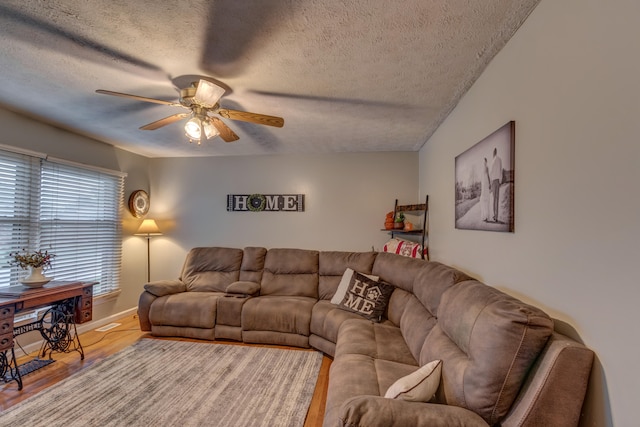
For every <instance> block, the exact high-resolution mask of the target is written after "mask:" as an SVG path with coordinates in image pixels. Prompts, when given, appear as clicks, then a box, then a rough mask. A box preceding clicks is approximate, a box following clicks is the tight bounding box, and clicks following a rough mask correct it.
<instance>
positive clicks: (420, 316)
mask: <svg viewBox="0 0 640 427" xmlns="http://www.w3.org/2000/svg"><path fill="white" fill-rule="evenodd" d="M387 318H388V319H389V320H390V321H391V322H392V323H394V324H395V325H397V326H399V327H400V331H401V332H402V337H403V338H404V340H405V341H406V343H407V347H409V350H410V351H411V354H412V355H413V358H414V359H416V360H420V352H421V351H422V346H423V344H424V340H425V339H426V337H427V334H428V333H429V332H430V331H431V329H432V328H433V327H434V326H435V324H436V318H435V317H434V316H433V315H432V314H431V313H429V311H428V310H427V309H426V308H424V306H423V305H422V303H421V302H420V301H419V300H418V298H416V297H415V295H413V294H412V293H411V292H407V291H405V290H404V289H400V288H396V289H395V290H394V291H393V294H392V295H391V299H390V300H389V306H388V308H387Z"/></svg>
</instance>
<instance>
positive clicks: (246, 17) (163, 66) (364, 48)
mask: <svg viewBox="0 0 640 427" xmlns="http://www.w3.org/2000/svg"><path fill="white" fill-rule="evenodd" d="M538 2H539V0H483V1H477V0H475V1H474V0H467V1H464V0H404V1H402V2H389V1H382V0H349V1H347V0H286V1H285V0H242V1H240V0H209V1H206V0H183V1H173V2H168V1H160V0H155V1H154V0H136V1H131V0H114V1H104V0H102V1H98V0H2V2H1V3H0V40H1V41H0V106H4V107H5V108H8V109H11V110H14V111H18V112H21V113H24V114H27V115H29V116H31V117H35V118H37V119H40V120H42V121H45V122H47V123H51V124H54V125H56V126H59V127H62V128H65V129H69V130H72V131H75V132H77V133H80V134H83V135H87V136H91V137H93V138H95V139H98V140H100V141H104V142H107V143H109V144H112V145H115V146H118V147H121V148H123V149H125V150H128V151H132V152H136V153H139V154H142V155H145V156H149V157H173V156H220V155H249V154H252V155H255V154H271V153H323V152H364V151H416V150H418V149H419V148H420V147H421V146H422V145H423V144H424V143H425V141H426V140H427V139H428V138H429V136H430V135H431V134H432V133H433V132H434V131H435V129H436V128H437V127H438V125H439V124H440V123H441V122H442V120H443V119H444V118H445V117H446V116H447V114H448V113H449V112H450V111H451V110H452V109H453V108H454V107H455V105H456V103H457V102H458V101H459V99H460V97H461V96H462V95H464V93H465V91H466V90H467V89H468V88H469V87H470V86H471V84H472V83H473V82H474V81H475V79H476V78H477V77H478V76H479V75H480V73H481V72H482V71H483V70H484V68H485V67H486V65H487V64H488V63H489V61H490V60H491V59H492V58H493V56H494V55H495V54H496V53H497V52H498V51H499V50H500V49H501V48H502V47H503V46H504V44H505V43H506V42H507V41H508V39H509V38H510V37H511V36H512V35H513V34H514V33H515V31H516V30H517V29H518V28H519V26H520V25H521V24H522V22H523V21H524V20H525V19H526V17H527V16H528V15H529V13H530V12H531V11H532V10H533V8H534V7H535V6H536V5H537V3H538ZM190 76H196V77H195V78H193V77H190ZM200 76H204V77H211V78H214V79H216V80H218V81H220V82H222V83H224V84H225V85H226V86H228V88H229V89H230V90H229V91H228V93H227V95H225V97H223V99H222V101H221V104H222V106H223V107H227V108H233V109H238V110H243V111H251V112H256V113H262V114H268V115H274V116H280V117H283V118H284V119H285V125H284V127H283V128H273V127H268V126H261V125H257V124H251V123H245V122H239V121H232V120H229V119H223V120H224V121H225V123H226V124H227V125H228V126H229V127H231V128H232V129H233V130H234V131H235V132H236V133H237V134H238V135H239V136H240V140H239V141H236V142H233V143H225V142H224V141H222V140H221V139H220V138H215V139H212V140H209V141H207V142H205V143H203V145H201V146H197V145H195V144H189V142H188V140H187V138H186V137H185V136H184V131H183V123H184V122H183V121H181V122H177V123H174V124H171V125H168V126H165V127H163V128H161V129H158V130H155V131H143V130H139V129H138V128H139V127H140V126H142V125H145V124H147V123H149V122H153V121H155V120H158V119H161V118H163V117H166V116H169V115H171V114H174V113H177V112H182V111H184V110H182V109H180V108H177V107H170V106H165V105H157V104H150V103H144V102H139V101H135V100H131V99H125V98H118V97H112V96H106V95H99V94H96V93H95V90H96V89H107V90H112V91H117V92H125V93H130V94H136V95H140V96H144V97H152V98H160V99H164V100H168V101H175V100H177V97H178V92H177V90H176V87H185V86H187V85H188V84H189V82H190V81H192V80H194V79H196V80H197V79H198V78H199V77H200Z"/></svg>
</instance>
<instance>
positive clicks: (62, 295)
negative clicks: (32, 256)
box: [0, 281, 97, 390]
mask: <svg viewBox="0 0 640 427" xmlns="http://www.w3.org/2000/svg"><path fill="white" fill-rule="evenodd" d="M96 283H97V282H91V283H88V282H63V281H52V282H49V283H47V284H46V285H44V286H43V287H42V288H35V289H34V288H27V287H25V286H22V285H18V286H8V287H4V288H0V379H4V381H5V382H10V381H14V380H15V381H16V382H17V383H18V390H22V375H25V374H27V373H29V372H33V371H34V370H36V369H39V368H41V367H43V366H45V365H46V364H48V363H51V362H52V361H53V359H52V357H51V356H52V353H53V352H71V351H77V352H78V353H80V360H83V359H84V350H83V349H82V345H81V344H80V339H79V337H78V333H77V330H76V324H79V323H84V322H88V321H90V320H91V318H92V312H93V285H95V284H96ZM46 306H51V307H50V308H49V309H48V310H47V311H46V312H45V313H44V314H43V315H42V316H40V318H39V319H38V320H36V321H34V322H32V323H28V324H25V325H20V326H17V327H16V326H15V325H14V317H15V315H16V314H18V313H20V312H23V311H25V310H31V309H34V308H39V307H46ZM31 331H39V332H40V334H41V335H42V338H44V343H43V345H42V349H41V351H40V353H39V356H40V355H41V356H42V357H44V356H46V355H47V353H48V354H49V360H48V361H41V360H40V359H39V358H37V359H36V360H34V361H31V362H27V363H26V364H24V365H21V366H18V365H17V363H16V356H15V351H14V338H15V337H17V336H18V335H22V334H25V333H27V332H31ZM32 362H35V363H32ZM42 362H44V363H42Z"/></svg>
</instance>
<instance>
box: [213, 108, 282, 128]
mask: <svg viewBox="0 0 640 427" xmlns="http://www.w3.org/2000/svg"><path fill="white" fill-rule="evenodd" d="M217 112H218V114H220V115H221V116H222V117H224V118H227V119H231V120H242V121H243V122H250V123H257V124H259V125H267V126H275V127H277V128H281V127H282V126H284V119H283V118H282V117H275V116H267V115H265V114H258V113H249V112H247V111H238V110H229V109H227V108H220V109H219V110H218V111H217Z"/></svg>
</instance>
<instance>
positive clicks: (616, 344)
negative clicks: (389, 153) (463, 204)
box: [420, 0, 640, 426]
mask: <svg viewBox="0 0 640 427" xmlns="http://www.w3.org/2000/svg"><path fill="white" fill-rule="evenodd" d="M638 16H640V2H637V1H635V0H633V1H632V0H629V1H621V0H620V1H612V2H601V1H595V0H590V1H578V0H570V1H569V0H567V1H551V0H543V1H542V2H541V3H540V5H539V6H538V7H537V8H536V9H535V11H534V12H533V13H532V15H531V16H530V17H529V19H528V20H527V21H526V22H525V24H524V25H523V27H522V28H521V29H520V30H519V31H518V33H517V34H516V35H515V37H514V38H513V39H512V40H511V41H510V42H509V43H508V44H507V46H506V47H505V48H504V50H503V51H502V52H501V53H500V54H499V55H498V56H497V57H496V58H495V59H494V60H493V61H492V63H491V64H490V65H489V67H488V68H487V69H486V70H485V72H484V74H483V75H482V76H481V78H480V79H479V80H478V81H477V82H476V84H475V85H474V86H473V87H472V88H471V90H470V91H469V92H468V93H467V95H466V96H465V97H464V98H463V99H462V101H461V102H460V103H459V104H458V106H457V107H456V109H455V110H454V111H453V112H452V114H451V115H450V116H449V117H448V118H447V120H446V121H445V122H444V123H443V125H442V126H441V127H440V128H439V129H438V131H437V132H436V134H435V135H434V136H433V137H432V138H431V139H430V140H429V141H428V142H427V144H426V145H425V146H424V147H423V149H422V150H421V152H420V191H421V193H428V194H430V202H431V208H432V209H431V216H430V220H431V248H430V249H431V254H432V257H433V259H435V260H439V261H443V262H445V263H449V264H452V265H455V266H457V267H458V268H460V269H462V270H465V271H467V272H469V273H471V274H472V275H474V276H476V277H478V278H480V279H481V280H483V281H485V282H486V283H488V284H490V285H493V286H496V287H498V288H500V289H502V290H504V291H506V292H508V293H511V294H513V295H516V296H517V297H520V298H523V299H525V300H527V301H529V302H532V303H534V304H536V305H539V306H541V307H542V308H544V309H545V310H547V311H548V312H549V313H550V314H551V315H552V316H553V317H555V318H557V319H559V322H558V323H559V324H562V323H565V322H566V323H567V324H568V325H570V326H569V328H573V329H575V333H577V335H579V336H580V337H581V338H582V340H584V342H585V343H586V344H587V345H588V346H589V347H591V348H593V349H594V350H595V352H596V354H597V362H596V367H595V369H594V375H593V378H592V383H591V385H590V392H589V405H588V407H587V408H586V410H587V413H586V415H585V419H584V422H583V424H584V425H594V426H595V425H614V424H615V425H617V426H632V425H637V423H638V421H637V418H638V417H637V413H636V409H637V408H636V404H637V400H638V390H640V369H638V360H640V340H638V337H640V335H639V334H638V331H637V325H638V315H637V312H638V302H639V301H640V286H639V283H638V279H637V276H636V271H637V264H636V263H637V262H638V260H639V258H638V256H639V255H640V223H639V220H640V201H639V198H638V191H637V187H638V182H640V141H639V137H640V119H639V117H640V84H638V78H639V76H640V55H638V53H639V50H638V47H637V44H638V40H640V26H638ZM509 120H515V121H516V150H515V152H516V160H515V165H516V174H515V175H516V178H515V179H516V191H515V204H516V205H515V209H516V216H515V233H513V234H509V233H492V232H481V231H468V230H456V229H455V227H454V158H455V156H457V155H458V154H460V153H462V152H463V151H464V150H466V149H467V148H469V147H471V146H472V145H473V144H475V143H476V142H477V141H479V140H481V139H482V138H483V137H485V136H486V135H488V134H490V133H491V132H492V131H493V130H495V129H497V128H499V127H500V126H502V125H503V124H504V123H506V122H507V121H509ZM566 328H567V326H565V329H566Z"/></svg>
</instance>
